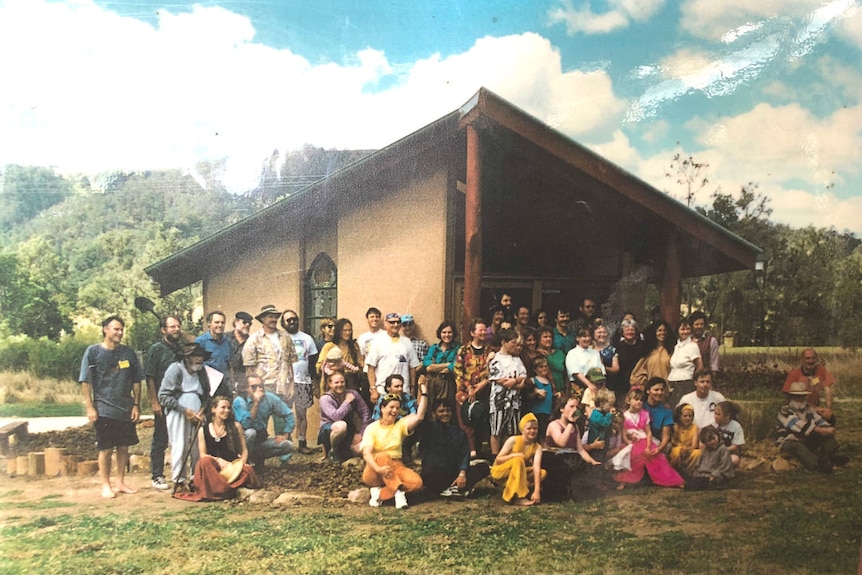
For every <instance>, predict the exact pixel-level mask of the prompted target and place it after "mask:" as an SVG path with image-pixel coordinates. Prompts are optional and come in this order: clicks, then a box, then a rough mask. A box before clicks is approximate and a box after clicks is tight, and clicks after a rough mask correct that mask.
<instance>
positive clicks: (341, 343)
mask: <svg viewBox="0 0 862 575" xmlns="http://www.w3.org/2000/svg"><path fill="white" fill-rule="evenodd" d="M333 348H338V349H340V350H341V357H342V360H343V361H344V362H345V363H347V364H349V365H351V366H355V367H356V368H358V369H357V370H356V371H353V370H351V369H344V383H345V386H346V387H347V389H352V390H354V391H358V392H359V394H360V395H361V396H362V398H363V399H364V400H365V402H366V403H369V401H370V400H369V390H368V380H367V379H366V378H365V374H363V373H362V366H363V364H362V361H363V359H362V353H361V352H360V351H359V344H358V343H356V340H355V339H353V323H352V322H351V321H350V320H349V319H347V318H346V317H342V318H340V319H338V321H336V322H335V329H334V333H333V334H332V341H330V342H327V343H326V344H325V345H324V346H323V349H321V350H320V355H318V356H317V373H319V374H321V378H320V382H321V390H320V393H321V395H322V394H324V393H326V392H327V391H328V390H327V389H326V386H325V382H324V380H323V377H322V376H323V372H324V369H323V363H324V361H326V356H327V354H328V353H329V351H330V350H331V349H333Z"/></svg>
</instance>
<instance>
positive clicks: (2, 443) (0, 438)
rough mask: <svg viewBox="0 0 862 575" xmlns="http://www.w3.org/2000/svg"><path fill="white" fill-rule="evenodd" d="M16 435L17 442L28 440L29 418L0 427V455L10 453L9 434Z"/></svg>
mask: <svg viewBox="0 0 862 575" xmlns="http://www.w3.org/2000/svg"><path fill="white" fill-rule="evenodd" d="M10 435H14V436H15V443H21V442H22V441H26V440H27V437H28V435H29V434H28V432H27V420H26V419H25V420H22V421H13V422H11V423H7V424H6V425H4V426H3V427H0V455H9V453H10V451H11V450H10V448H9V436H10Z"/></svg>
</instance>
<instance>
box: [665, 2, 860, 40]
mask: <svg viewBox="0 0 862 575" xmlns="http://www.w3.org/2000/svg"><path fill="white" fill-rule="evenodd" d="M852 4H854V1H853V0H834V1H833V2H831V3H830V4H829V5H836V6H837V5H841V6H846V7H847V9H849V8H850V7H851V6H852ZM822 7H823V0H758V1H757V2H752V1H751V0H723V1H721V2H715V1H714V0H687V1H685V2H683V4H682V6H681V7H680V11H681V18H680V26H681V27H682V29H683V30H685V31H686V32H688V33H689V34H691V35H693V36H696V37H698V38H705V39H708V40H719V39H722V38H725V36H726V35H727V34H728V32H732V31H737V32H745V31H750V30H753V29H757V28H759V27H760V26H761V25H762V24H763V21H767V20H772V19H776V18H777V19H798V18H803V17H805V16H808V15H813V14H814V13H816V12H817V11H818V10H820V9H821V8H822ZM738 35H739V34H733V35H732V36H731V37H733V38H735V37H737V36H738ZM728 39H729V38H728Z"/></svg>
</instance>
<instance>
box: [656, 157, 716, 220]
mask: <svg viewBox="0 0 862 575" xmlns="http://www.w3.org/2000/svg"><path fill="white" fill-rule="evenodd" d="M708 168H709V164H706V163H703V162H696V161H695V160H694V158H693V157H692V156H685V155H684V154H680V153H676V154H674V155H673V159H671V162H670V167H669V169H668V171H667V172H665V174H664V175H665V177H667V178H671V179H673V180H674V181H676V183H677V184H679V185H680V186H682V187H683V191H684V194H683V196H684V198H685V205H687V206H688V207H691V205H692V203H694V198H695V196H697V194H698V192H700V191H701V190H702V189H703V188H705V187H706V185H707V184H708V183H709V178H708V177H707V176H706V175H704V174H705V172H706V171H707V169H708Z"/></svg>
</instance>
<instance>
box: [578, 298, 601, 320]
mask: <svg viewBox="0 0 862 575" xmlns="http://www.w3.org/2000/svg"><path fill="white" fill-rule="evenodd" d="M598 310H599V308H598V306H597V305H596V301H595V300H594V299H592V298H588V297H585V298H581V301H580V303H579V304H578V325H579V326H587V327H595V326H594V325H593V320H595V319H596V314H597V312H598Z"/></svg>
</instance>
